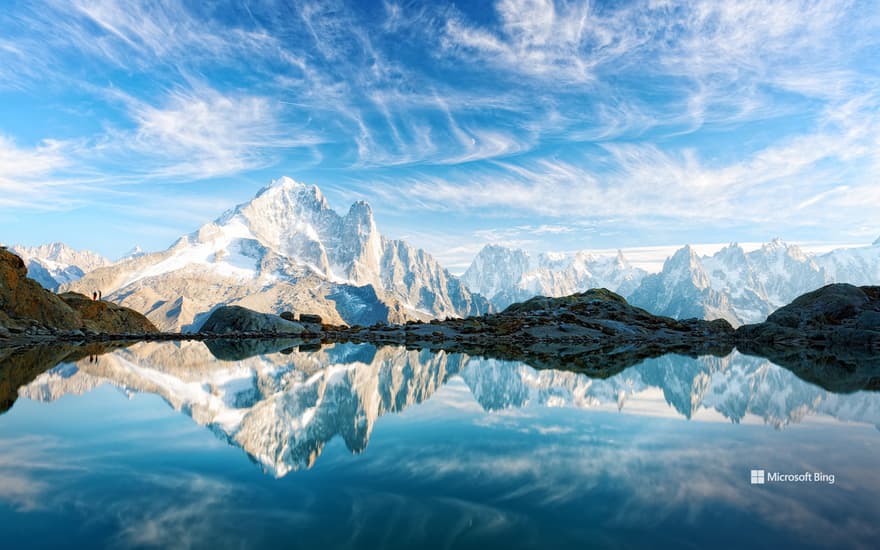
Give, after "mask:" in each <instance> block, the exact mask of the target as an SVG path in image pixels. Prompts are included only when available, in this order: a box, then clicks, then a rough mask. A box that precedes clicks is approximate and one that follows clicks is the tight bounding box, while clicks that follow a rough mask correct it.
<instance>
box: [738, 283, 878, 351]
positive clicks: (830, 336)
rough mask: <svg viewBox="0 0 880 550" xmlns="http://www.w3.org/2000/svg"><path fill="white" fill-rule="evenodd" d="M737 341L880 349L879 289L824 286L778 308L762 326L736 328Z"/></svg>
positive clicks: (844, 285)
mask: <svg viewBox="0 0 880 550" xmlns="http://www.w3.org/2000/svg"><path fill="white" fill-rule="evenodd" d="M737 340H741V341H744V342H750V343H752V345H755V344H767V345H788V346H801V347H822V346H856V347H861V348H865V349H875V350H880V287H877V286H863V287H857V286H853V285H849V284H833V285H827V286H824V287H822V288H820V289H818V290H814V291H813V292H809V293H807V294H804V295H803V296H800V297H798V298H796V299H795V300H794V301H793V302H792V303H790V304H789V305H787V306H785V307H782V308H779V309H778V310H776V311H775V312H774V313H772V314H771V315H770V316H769V317H768V318H767V321H766V322H764V323H759V324H756V325H746V326H743V327H740V329H739V330H737ZM762 354H763V353H762Z"/></svg>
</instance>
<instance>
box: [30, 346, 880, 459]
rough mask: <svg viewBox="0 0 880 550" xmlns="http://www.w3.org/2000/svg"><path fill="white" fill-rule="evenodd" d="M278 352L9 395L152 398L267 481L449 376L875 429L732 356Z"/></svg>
mask: <svg viewBox="0 0 880 550" xmlns="http://www.w3.org/2000/svg"><path fill="white" fill-rule="evenodd" d="M280 348H283V351H282V352H279V353H267V354H265V355H257V356H253V357H249V358H244V359H238V360H234V361H220V360H217V359H216V358H215V357H214V356H213V355H212V354H211V353H210V352H209V350H208V349H207V348H206V347H205V346H204V345H202V344H201V343H197V342H182V343H180V344H170V343H162V344H158V343H141V344H136V345H134V346H132V347H131V348H128V349H125V350H120V351H117V352H115V353H113V354H110V355H104V356H101V358H100V360H99V361H98V363H92V362H88V361H86V360H80V361H79V362H78V363H77V364H76V365H75V367H74V366H71V365H61V366H59V367H57V368H55V369H52V370H51V371H48V372H46V373H44V374H42V375H40V376H39V377H37V378H36V379H35V380H34V381H33V382H32V383H30V384H28V385H26V386H24V387H22V388H21V389H20V390H19V393H20V394H21V395H24V396H27V397H29V398H31V399H37V400H52V399H56V398H58V397H60V396H62V395H65V394H68V393H83V392H85V391H89V390H90V389H92V388H94V387H96V386H97V385H100V384H103V383H111V384H114V385H116V386H117V387H119V388H120V389H122V390H123V391H126V392H131V391H140V392H150V393H155V394H158V395H160V396H162V397H163V398H164V399H165V400H166V401H167V402H168V403H169V404H171V406H172V407H174V408H175V409H177V410H180V411H182V412H185V413H186V414H188V415H190V416H191V417H192V418H193V419H194V420H195V421H196V422H198V423H199V424H201V425H204V426H207V427H209V428H210V429H211V430H212V431H214V432H215V433H216V434H218V436H220V437H222V438H224V439H227V440H228V441H229V442H230V443H232V444H234V445H237V446H240V447H241V448H242V449H244V450H245V451H246V452H247V453H248V454H249V455H250V456H251V457H252V458H253V459H254V460H256V461H257V462H259V463H260V465H261V466H262V467H263V468H264V470H266V471H267V472H270V473H272V474H274V475H276V476H282V475H285V474H286V473H288V472H289V471H291V470H296V469H300V468H302V467H309V466H311V465H312V464H313V463H314V461H315V459H316V458H317V457H318V455H320V453H321V451H322V449H323V447H324V446H325V445H326V444H327V443H328V442H329V441H330V440H332V439H333V438H334V437H336V436H337V435H338V436H340V437H341V438H342V440H343V441H344V442H345V444H346V446H347V447H348V448H349V449H350V450H351V451H352V452H361V451H363V450H364V449H365V448H366V445H367V442H368V440H369V437H370V433H371V431H372V429H373V425H374V424H375V422H376V419H377V418H378V417H380V416H382V415H383V414H385V413H389V412H399V411H402V410H404V409H405V408H406V407H408V406H410V405H414V404H418V403H421V402H422V401H425V400H426V399H428V398H430V397H431V395H433V393H434V392H435V391H437V390H438V389H439V388H440V387H441V386H442V385H443V384H444V383H445V382H446V381H447V380H448V379H449V377H450V376H453V375H457V374H458V375H460V376H461V377H462V379H463V380H464V381H465V383H466V384H467V385H468V387H469V388H470V390H471V393H472V394H473V396H474V398H475V399H476V401H477V402H478V403H479V404H480V405H481V406H482V407H483V408H484V409H485V410H488V411H495V410H501V409H507V408H512V407H529V406H551V407H574V408H593V407H603V408H609V407H610V408H612V409H613V408H622V409H624V410H626V407H627V405H628V403H633V402H636V401H638V400H639V399H641V398H642V397H644V396H645V395H648V394H651V392H654V393H656V392H657V391H658V390H659V392H660V393H662V396H663V398H664V400H665V402H666V403H667V405H668V406H669V407H671V408H672V409H674V410H675V411H677V412H678V413H679V414H681V415H684V416H685V417H687V418H691V417H693V416H694V415H695V414H697V413H698V412H699V411H701V410H714V411H716V412H717V413H720V414H721V415H722V416H723V417H725V418H728V419H729V420H731V421H732V422H734V423H738V422H740V421H742V420H743V419H745V418H746V417H747V416H752V417H758V418H762V419H764V421H765V422H767V423H768V424H771V425H773V426H775V427H783V426H785V425H787V424H790V423H794V422H799V421H800V420H802V419H803V418H804V417H805V416H809V415H825V416H829V417H832V418H836V419H838V420H846V421H858V422H866V423H870V424H873V425H875V426H880V395H878V394H875V393H872V392H856V393H853V394H846V395H837V394H833V393H829V392H827V391H825V390H823V389H822V388H820V387H818V386H814V385H812V384H809V383H807V382H804V381H803V380H801V379H800V378H798V377H796V376H794V375H793V374H792V373H790V372H789V371H787V370H785V369H782V368H780V367H777V366H775V365H773V364H771V363H769V362H767V361H766V360H764V359H759V358H754V357H749V356H746V355H742V354H739V353H733V354H731V355H729V356H727V357H724V358H719V357H712V356H707V357H701V358H698V359H693V358H688V357H685V356H680V355H666V356H663V357H659V358H655V359H648V360H646V361H644V362H642V363H640V364H639V365H637V366H635V367H632V368H629V369H627V370H625V371H623V372H620V373H618V374H616V375H614V376H611V377H609V378H606V379H596V378H590V377H588V376H586V375H584V374H580V373H576V372H568V371H557V370H535V369H533V368H531V367H528V366H526V365H524V364H522V363H517V362H507V361H500V360H495V359H477V358H468V357H467V356H465V355H461V354H447V353H444V352H431V351H428V350H421V351H419V350H406V349H404V348H400V347H383V348H378V349H377V348H376V347H374V346H372V345H369V344H360V345H356V344H336V345H333V346H328V347H324V348H322V349H320V350H318V351H303V350H298V349H294V348H292V347H291V342H279V343H278V344H277V346H276V348H275V349H280ZM630 406H631V407H632V406H633V405H630ZM662 408H663V409H665V410H666V411H668V410H669V409H668V407H665V406H664V407H662ZM640 411H641V409H639V410H638V411H636V412H640ZM654 412H663V411H654Z"/></svg>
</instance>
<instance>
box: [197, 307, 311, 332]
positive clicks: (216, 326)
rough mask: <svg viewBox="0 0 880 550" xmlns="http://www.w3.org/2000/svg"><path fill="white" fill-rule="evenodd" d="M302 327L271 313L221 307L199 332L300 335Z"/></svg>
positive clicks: (212, 314)
mask: <svg viewBox="0 0 880 550" xmlns="http://www.w3.org/2000/svg"><path fill="white" fill-rule="evenodd" d="M303 330H304V329H303V326H302V325H301V324H300V323H297V322H294V321H288V320H287V319H282V318H281V317H279V316H278V315H272V314H271V313H259V312H257V311H252V310H250V309H247V308H244V307H241V306H222V307H218V308H217V309H215V310H214V311H213V312H212V313H211V315H210V316H209V317H208V319H207V320H206V321H205V323H204V324H203V325H202V328H201V332H210V333H214V334H235V333H241V332H265V333H276V332H278V333H288V334H300V333H302V332H303Z"/></svg>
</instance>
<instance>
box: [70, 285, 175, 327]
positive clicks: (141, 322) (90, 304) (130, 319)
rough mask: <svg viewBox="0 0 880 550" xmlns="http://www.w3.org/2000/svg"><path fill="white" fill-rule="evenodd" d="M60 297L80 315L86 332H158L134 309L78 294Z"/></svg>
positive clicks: (71, 293) (73, 293)
mask: <svg viewBox="0 0 880 550" xmlns="http://www.w3.org/2000/svg"><path fill="white" fill-rule="evenodd" d="M58 297H59V298H61V299H62V300H63V301H64V303H65V304H67V305H68V306H70V307H71V308H72V309H73V310H74V311H75V312H76V313H78V314H79V316H80V318H81V319H82V327H83V328H84V329H86V330H92V331H94V332H104V333H107V334H150V333H153V332H158V330H157V329H156V327H155V326H154V325H153V323H151V322H150V321H149V319H147V318H146V317H144V316H143V315H141V314H140V313H138V312H137V311H134V310H133V309H129V308H127V307H122V306H120V305H117V304H114V303H113V302H107V301H104V300H92V299H91V298H89V297H87V296H83V295H82V294H78V293H76V292H65V293H64V294H59V295H58Z"/></svg>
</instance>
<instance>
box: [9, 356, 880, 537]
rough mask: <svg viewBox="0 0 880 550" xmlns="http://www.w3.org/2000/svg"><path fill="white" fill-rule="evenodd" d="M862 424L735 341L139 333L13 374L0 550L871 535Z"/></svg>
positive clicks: (869, 475)
mask: <svg viewBox="0 0 880 550" xmlns="http://www.w3.org/2000/svg"><path fill="white" fill-rule="evenodd" d="M4 368H6V367H4ZM878 425H880V395H878V394H877V393H874V392H866V391H857V392H852V393H846V394H835V393H831V392H829V391H826V390H824V389H822V388H821V387H819V386H816V385H813V384H811V383H809V382H806V381H804V380H802V379H800V378H798V377H797V376H795V375H794V374H792V373H791V372H789V371H787V370H785V369H783V368H781V367H778V366H775V365H773V364H771V363H769V362H767V361H766V360H763V359H759V358H755V357H749V356H745V355H741V354H738V353H734V354H732V355H730V356H728V357H725V358H717V357H702V358H697V359H694V358H688V357H683V356H676V355H667V356H664V357H660V358H657V359H650V360H647V361H645V362H643V363H641V364H638V365H636V366H633V367H630V368H628V369H626V370H624V371H622V372H619V373H618V374H615V375H613V376H611V377H609V378H606V379H604V380H603V379H591V378H589V377H587V376H585V375H582V374H577V373H573V372H565V371H552V370H535V369H533V368H531V367H529V366H527V365H524V364H522V363H513V362H502V361H495V360H487V359H480V358H472V357H466V356H462V355H455V354H445V353H431V352H429V351H407V350H405V349H402V348H394V347H386V348H380V349H377V348H375V347H373V346H371V345H351V344H346V345H336V346H330V347H325V348H323V349H320V350H318V351H299V350H297V349H295V348H293V349H287V350H284V352H283V353H281V352H278V353H268V354H265V355H257V356H254V357H245V358H234V360H226V361H224V360H219V359H217V358H216V357H215V356H214V355H213V354H211V353H210V350H208V348H207V347H205V346H204V345H203V344H201V343H198V342H185V343H181V344H173V343H161V344H146V343H145V344H137V345H135V346H132V347H130V348H127V349H122V350H117V351H115V352H112V353H108V354H106V355H101V356H100V357H98V358H97V359H96V360H94V359H88V358H87V359H82V360H79V361H77V362H76V363H62V364H60V365H57V366H54V367H52V368H50V369H49V370H47V371H45V372H43V373H42V374H39V375H38V376H36V378H34V379H33V380H31V381H29V382H28V383H27V384H25V385H24V386H22V387H21V388H19V390H18V398H17V400H16V401H15V403H14V404H13V405H12V407H11V408H10V409H9V410H8V411H7V412H6V413H5V414H3V415H2V416H0V449H2V453H0V533H2V536H3V539H2V540H3V541H4V547H8V548H13V547H16V548H17V547H47V548H52V547H111V548H130V547H163V548H164V547H192V548H227V547H232V548H251V547H266V546H272V547H294V548H296V547H301V548H316V547H320V548H347V547H362V548H380V547H384V548H413V547H428V548H483V549H485V548H496V547H497V548H556V547H560V548H561V547H573V546H575V545H577V546H578V547H583V546H590V547H593V546H595V547H626V548H629V547H669V548H689V547H690V548H705V547H719V548H741V547H743V546H746V545H748V546H749V547H754V548H780V547H793V546H798V547H865V548H871V547H874V546H875V544H876V540H877V537H878V535H880V506H878V504H877V502H878V496H880V472H878V470H877V467H876V466H877V463H878V457H880V452H878V451H880V430H878ZM755 469H763V470H765V476H767V477H766V478H765V479H766V482H765V483H764V484H763V485H753V484H752V483H751V471H752V470H755ZM773 472H779V473H805V472H809V473H810V474H811V475H812V476H813V478H814V479H815V477H816V476H815V474H817V473H822V474H824V475H825V476H830V475H833V476H834V483H833V484H832V483H829V482H828V478H827V477H826V478H823V481H801V482H797V481H789V482H782V481H775V482H774V481H770V479H769V477H770V474H771V473H773Z"/></svg>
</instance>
